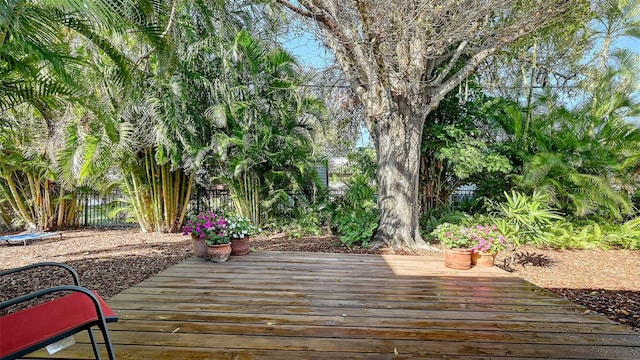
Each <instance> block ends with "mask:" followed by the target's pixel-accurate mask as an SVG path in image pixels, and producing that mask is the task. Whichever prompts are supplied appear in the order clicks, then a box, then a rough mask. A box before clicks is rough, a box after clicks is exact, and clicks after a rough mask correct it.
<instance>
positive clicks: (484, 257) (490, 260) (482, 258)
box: [471, 252, 497, 266]
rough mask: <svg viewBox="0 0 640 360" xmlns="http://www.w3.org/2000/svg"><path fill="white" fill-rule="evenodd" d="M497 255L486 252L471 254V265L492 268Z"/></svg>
mask: <svg viewBox="0 0 640 360" xmlns="http://www.w3.org/2000/svg"><path fill="white" fill-rule="evenodd" d="M496 255H497V254H490V253H487V252H477V253H473V254H471V265H473V266H493V264H494V262H495V261H496Z"/></svg>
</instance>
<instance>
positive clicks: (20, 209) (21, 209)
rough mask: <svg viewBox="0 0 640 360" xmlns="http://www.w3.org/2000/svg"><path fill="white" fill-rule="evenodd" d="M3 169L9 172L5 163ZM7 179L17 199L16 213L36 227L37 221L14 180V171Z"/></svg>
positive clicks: (29, 224)
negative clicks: (28, 209) (30, 212)
mask: <svg viewBox="0 0 640 360" xmlns="http://www.w3.org/2000/svg"><path fill="white" fill-rule="evenodd" d="M2 168H3V171H4V172H5V173H7V170H6V168H5V166H4V164H3V166H2ZM5 179H6V180H7V185H8V186H9V191H11V196H12V198H13V200H14V201H15V207H14V208H13V209H14V210H15V211H16V213H17V214H18V215H20V216H22V220H23V221H24V222H25V223H26V224H27V225H28V226H29V227H31V228H35V227H36V224H35V221H34V220H33V218H32V217H31V215H30V214H29V211H27V208H26V206H25V204H24V202H23V201H22V197H21V195H20V193H19V192H18V189H17V187H16V184H15V182H14V180H13V176H12V172H10V173H8V175H7V176H6V177H5Z"/></svg>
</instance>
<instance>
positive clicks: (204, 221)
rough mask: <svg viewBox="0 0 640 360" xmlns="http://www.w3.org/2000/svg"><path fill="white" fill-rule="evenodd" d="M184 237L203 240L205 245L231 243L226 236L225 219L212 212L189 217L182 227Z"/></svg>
mask: <svg viewBox="0 0 640 360" xmlns="http://www.w3.org/2000/svg"><path fill="white" fill-rule="evenodd" d="M182 231H183V234H184V235H189V234H191V235H193V236H195V237H196V238H199V239H203V240H204V241H205V242H206V243H207V245H209V246H211V245H221V244H228V243H229V242H231V240H230V239H229V236H228V235H227V219H225V218H224V216H222V215H218V214H216V213H214V212H213V211H205V212H201V213H199V214H198V215H196V216H194V217H191V218H190V219H189V220H187V223H186V224H185V225H184V226H183V227H182Z"/></svg>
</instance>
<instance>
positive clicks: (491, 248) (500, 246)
mask: <svg viewBox="0 0 640 360" xmlns="http://www.w3.org/2000/svg"><path fill="white" fill-rule="evenodd" d="M468 231H469V232H470V238H471V252H472V253H474V254H475V253H487V254H497V253H498V252H499V251H502V250H504V249H505V247H506V245H507V240H506V239H505V237H504V236H503V235H502V234H501V233H500V232H499V231H498V228H497V227H496V226H495V225H486V226H484V225H476V226H473V227H470V228H468Z"/></svg>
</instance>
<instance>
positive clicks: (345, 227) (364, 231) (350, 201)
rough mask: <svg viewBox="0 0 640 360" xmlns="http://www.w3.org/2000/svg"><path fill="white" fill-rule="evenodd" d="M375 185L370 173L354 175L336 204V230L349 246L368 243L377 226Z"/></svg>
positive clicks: (334, 219)
mask: <svg viewBox="0 0 640 360" xmlns="http://www.w3.org/2000/svg"><path fill="white" fill-rule="evenodd" d="M375 194H376V191H375V187H374V185H372V181H371V177H370V176H369V175H367V174H355V175H354V176H352V177H351V179H349V181H348V182H347V191H346V192H345V194H344V196H343V197H341V198H339V199H337V200H336V202H335V204H334V211H333V216H332V219H331V221H332V224H333V229H334V230H335V231H336V232H337V234H338V235H339V236H340V241H341V242H342V243H343V244H345V245H346V246H348V247H353V246H363V247H366V246H368V245H369V240H370V239H371V236H372V235H373V233H374V232H375V231H376V229H377V227H378V220H379V219H380V216H379V214H378V208H377V206H376V203H375Z"/></svg>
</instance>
